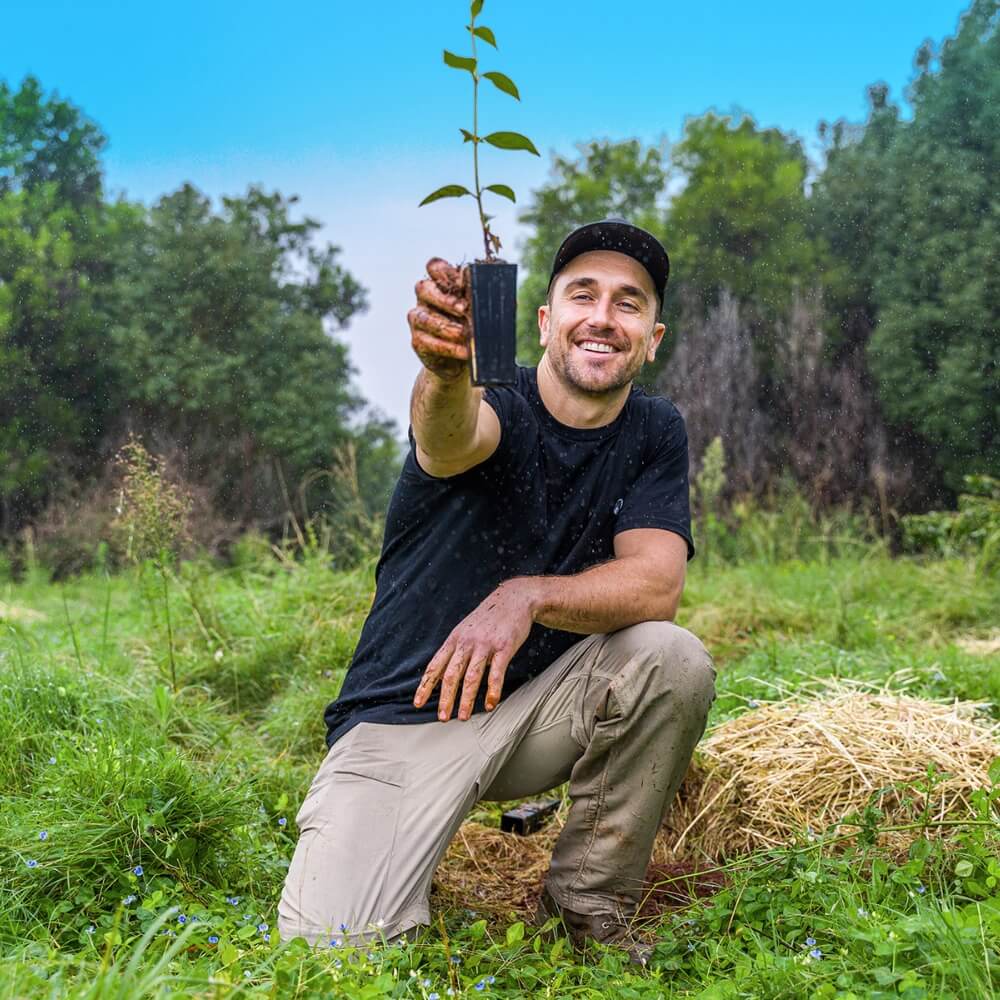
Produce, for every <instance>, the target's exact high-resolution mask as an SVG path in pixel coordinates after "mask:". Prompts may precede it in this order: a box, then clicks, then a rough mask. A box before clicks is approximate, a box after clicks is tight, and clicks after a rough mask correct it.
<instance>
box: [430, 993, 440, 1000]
mask: <svg viewBox="0 0 1000 1000" xmlns="http://www.w3.org/2000/svg"><path fill="white" fill-rule="evenodd" d="M427 1000H441V994H440V993H428V994H427Z"/></svg>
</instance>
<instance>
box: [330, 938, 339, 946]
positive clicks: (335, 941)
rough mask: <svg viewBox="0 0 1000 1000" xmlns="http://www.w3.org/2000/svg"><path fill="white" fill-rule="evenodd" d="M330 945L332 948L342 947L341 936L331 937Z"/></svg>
mask: <svg viewBox="0 0 1000 1000" xmlns="http://www.w3.org/2000/svg"><path fill="white" fill-rule="evenodd" d="M330 947H331V948H339V947H340V938H330Z"/></svg>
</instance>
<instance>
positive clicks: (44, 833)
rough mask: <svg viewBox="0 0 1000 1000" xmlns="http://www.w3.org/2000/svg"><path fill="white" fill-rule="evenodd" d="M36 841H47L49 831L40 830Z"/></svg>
mask: <svg viewBox="0 0 1000 1000" xmlns="http://www.w3.org/2000/svg"><path fill="white" fill-rule="evenodd" d="M38 839H39V840H48V839H49V831H48V830H40V831H39V833H38Z"/></svg>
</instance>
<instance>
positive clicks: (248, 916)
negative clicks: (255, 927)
mask: <svg viewBox="0 0 1000 1000" xmlns="http://www.w3.org/2000/svg"><path fill="white" fill-rule="evenodd" d="M252 916H253V914H252V913H244V914H243V919H244V920H250V919H251V917H252Z"/></svg>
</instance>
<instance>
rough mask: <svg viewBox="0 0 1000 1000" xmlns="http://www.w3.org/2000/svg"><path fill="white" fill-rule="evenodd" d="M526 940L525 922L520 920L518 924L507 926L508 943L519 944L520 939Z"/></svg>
mask: <svg viewBox="0 0 1000 1000" xmlns="http://www.w3.org/2000/svg"><path fill="white" fill-rule="evenodd" d="M523 940H524V922H523V921H521V920H518V922H517V923H516V924H511V925H510V927H508V928H507V944H508V945H512V944H517V943H518V942H519V941H523Z"/></svg>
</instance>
